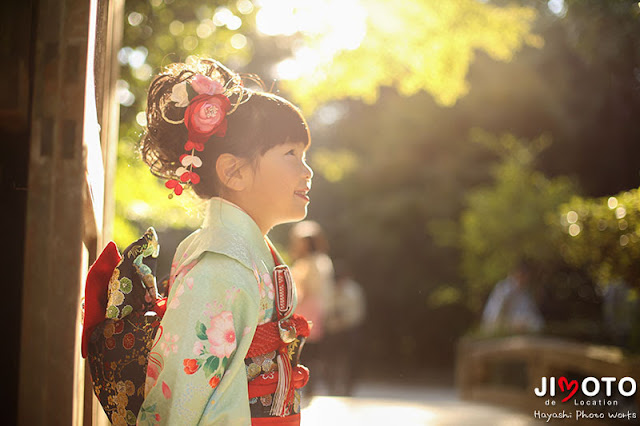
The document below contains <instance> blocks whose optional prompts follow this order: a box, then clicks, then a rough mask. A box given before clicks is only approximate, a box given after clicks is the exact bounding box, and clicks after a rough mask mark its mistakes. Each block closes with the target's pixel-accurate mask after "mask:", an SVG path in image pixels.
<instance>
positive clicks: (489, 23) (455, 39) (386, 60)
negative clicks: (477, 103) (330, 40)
mask: <svg viewBox="0 0 640 426" xmlns="http://www.w3.org/2000/svg"><path fill="white" fill-rule="evenodd" d="M363 6H364V8H365V9H366V10H365V11H366V14H367V20H366V36H364V37H363V38H362V41H361V43H360V44H359V45H358V46H357V47H356V48H354V49H346V50H342V51H340V52H339V53H338V54H337V55H335V56H326V57H320V58H319V59H318V64H317V66H316V67H315V68H314V69H312V70H310V71H311V72H310V73H304V74H303V75H301V76H300V77H299V78H298V79H296V80H293V81H290V82H287V84H285V87H286V88H287V89H288V90H289V91H290V92H291V93H292V94H293V95H294V97H295V99H296V100H297V101H298V102H299V103H300V104H301V105H302V106H303V108H304V109H305V110H306V111H310V110H312V109H313V108H315V107H316V106H317V105H319V104H322V103H324V102H327V101H331V100H336V99H344V98H356V99H361V100H363V101H364V102H367V103H372V102H375V101H376V100H377V99H378V94H379V88H380V87H381V86H392V87H395V88H396V89H397V90H398V92H399V93H400V94H402V95H404V96H411V95H414V94H416V93H418V92H419V91H426V92H428V93H430V94H431V95H432V96H434V98H435V99H436V101H437V102H438V103H439V104H441V105H446V106H451V105H453V104H454V103H455V102H456V100H458V99H459V98H460V97H462V96H464V95H465V94H466V93H467V92H468V90H469V85H468V82H467V81H466V76H467V72H468V70H469V66H470V64H471V63H472V62H473V59H474V56H475V51H476V50H482V51H484V52H486V53H487V54H489V55H490V56H491V57H492V58H494V59H496V60H500V61H509V60H511V58H512V57H513V54H514V52H516V51H518V50H519V49H521V48H522V47H523V45H525V44H528V45H532V46H537V47H540V46H541V45H542V39H541V38H540V37H538V36H535V35H533V34H532V33H531V27H532V25H533V22H534V19H535V17H536V12H535V10H534V9H532V8H529V7H496V6H494V5H491V4H487V3H484V2H479V1H477V0H455V1H446V2H445V1H434V2H424V1H411V2H402V3H394V2H390V1H387V0H370V1H367V2H364V3H363ZM354 26H355V25H354ZM353 31H357V29H354V30H353ZM306 43H307V45H308V46H309V47H310V48H311V49H312V50H318V51H320V49H321V48H322V47H323V46H324V45H325V44H326V40H325V39H323V38H322V37H316V38H309V37H308V38H307V39H306Z"/></svg>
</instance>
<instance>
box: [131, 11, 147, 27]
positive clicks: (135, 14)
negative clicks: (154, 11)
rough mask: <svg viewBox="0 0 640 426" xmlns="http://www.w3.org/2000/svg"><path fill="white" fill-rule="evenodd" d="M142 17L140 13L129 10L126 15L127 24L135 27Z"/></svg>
mask: <svg viewBox="0 0 640 426" xmlns="http://www.w3.org/2000/svg"><path fill="white" fill-rule="evenodd" d="M143 19H144V16H142V14H140V13H138V12H131V13H130V14H129V16H128V17H127V21H129V25H131V26H132V27H137V26H138V25H140V24H141V23H142V20H143Z"/></svg>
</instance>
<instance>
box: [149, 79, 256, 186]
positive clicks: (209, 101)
mask: <svg viewBox="0 0 640 426" xmlns="http://www.w3.org/2000/svg"><path fill="white" fill-rule="evenodd" d="M234 94H235V95H237V98H236V101H235V102H234V104H233V105H232V103H231V101H230V100H229V97H230V96H232V95H234ZM249 97H250V92H249V91H246V90H245V89H244V87H243V84H242V80H241V79H240V77H238V76H234V78H232V79H230V80H229V81H228V82H227V85H226V86H223V85H222V84H220V82H218V81H216V80H214V79H212V78H210V77H207V76H206V75H202V74H195V75H194V76H193V77H191V78H190V79H189V80H184V81H182V82H180V83H178V84H176V85H175V86H173V88H172V90H171V96H170V97H169V100H168V102H173V103H174V104H175V105H174V106H175V107H178V108H186V110H185V112H184V118H183V119H182V120H171V119H168V118H167V117H166V115H165V113H164V108H163V107H161V108H160V111H161V114H162V118H163V119H164V120H165V121H166V122H168V123H171V124H182V123H184V125H185V126H186V128H187V132H188V140H187V142H186V143H185V144H184V149H185V151H186V152H187V153H186V154H183V155H181V156H180V164H181V166H180V167H178V168H177V169H176V171H175V175H176V176H175V177H174V178H171V179H169V180H168V181H167V182H166V183H165V186H166V187H167V188H169V189H171V190H172V192H171V193H170V194H169V198H173V194H175V195H180V194H182V191H183V185H185V186H186V185H190V184H193V185H195V184H198V183H199V182H200V175H198V174H197V173H196V172H194V171H193V169H194V168H198V167H201V166H202V160H201V159H200V157H198V156H197V155H196V152H202V151H204V145H205V143H206V142H207V141H208V140H209V138H210V137H211V136H213V135H216V136H218V137H224V135H225V134H226V132H227V115H229V114H231V113H233V112H234V111H235V110H236V109H237V108H238V106H239V105H240V104H242V103H244V102H246V101H247V100H248V99H249Z"/></svg>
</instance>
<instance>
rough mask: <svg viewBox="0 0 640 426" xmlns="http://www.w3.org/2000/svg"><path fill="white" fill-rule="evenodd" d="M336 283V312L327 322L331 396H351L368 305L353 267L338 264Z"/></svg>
mask: <svg viewBox="0 0 640 426" xmlns="http://www.w3.org/2000/svg"><path fill="white" fill-rule="evenodd" d="M335 271H336V282H335V289H334V295H333V296H334V298H333V304H332V307H333V309H332V310H331V312H330V314H329V316H328V318H327V320H326V330H327V344H326V346H327V364H328V365H330V366H331V368H330V369H329V371H327V382H328V386H329V393H330V394H332V395H341V396H351V395H352V394H353V387H354V383H355V381H356V378H357V374H358V371H357V369H358V364H357V362H356V360H357V357H358V348H359V347H360V345H361V343H362V325H363V323H364V320H365V317H366V301H365V297H364V292H363V290H362V286H361V285H360V284H358V283H357V282H356V281H355V280H354V279H353V278H352V276H351V270H350V268H349V265H348V264H347V263H345V262H344V261H338V262H335Z"/></svg>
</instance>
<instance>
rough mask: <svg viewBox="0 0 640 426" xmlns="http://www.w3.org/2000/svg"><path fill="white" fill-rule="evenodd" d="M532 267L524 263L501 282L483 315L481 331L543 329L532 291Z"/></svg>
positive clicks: (488, 301) (495, 288)
mask: <svg viewBox="0 0 640 426" xmlns="http://www.w3.org/2000/svg"><path fill="white" fill-rule="evenodd" d="M531 273H532V268H531V265H530V263H529V262H527V261H521V262H520V263H518V265H517V266H516V268H515V269H514V270H513V271H512V272H511V274H509V276H508V277H507V278H505V279H504V280H502V281H500V282H498V283H497V284H496V286H495V287H494V289H493V291H492V292H491V294H490V295H489V298H488V299H487V303H486V305H485V308H484V312H483V313H482V329H483V330H485V331H487V332H489V333H496V332H501V331H502V332H508V333H528V332H538V331H540V330H542V327H543V325H544V320H543V319H542V315H541V314H540V311H539V310H538V307H537V306H536V303H535V301H534V299H533V296H532V295H531V291H530V279H531Z"/></svg>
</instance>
